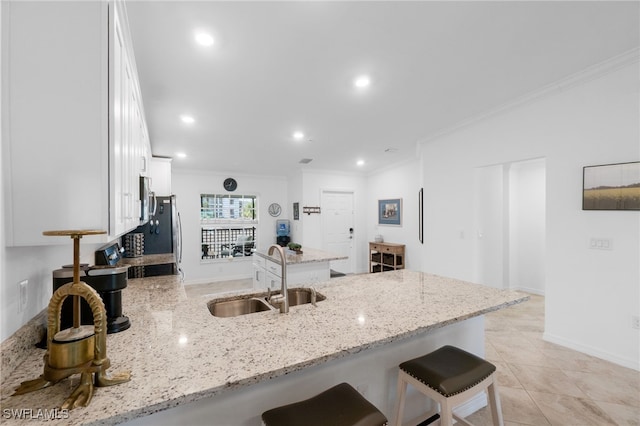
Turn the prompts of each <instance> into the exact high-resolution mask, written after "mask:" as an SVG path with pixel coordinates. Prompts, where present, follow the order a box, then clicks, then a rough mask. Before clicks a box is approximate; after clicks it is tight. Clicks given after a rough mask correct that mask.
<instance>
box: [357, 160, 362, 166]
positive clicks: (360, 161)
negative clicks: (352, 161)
mask: <svg viewBox="0 0 640 426" xmlns="http://www.w3.org/2000/svg"><path fill="white" fill-rule="evenodd" d="M356 164H357V165H358V166H364V160H358V161H357V162H356Z"/></svg>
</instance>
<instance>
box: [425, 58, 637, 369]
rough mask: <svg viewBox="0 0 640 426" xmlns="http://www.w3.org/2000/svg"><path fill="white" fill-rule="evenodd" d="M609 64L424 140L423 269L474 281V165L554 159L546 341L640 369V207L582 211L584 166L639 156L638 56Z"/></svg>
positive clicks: (549, 182) (549, 180)
mask: <svg viewBox="0 0 640 426" xmlns="http://www.w3.org/2000/svg"><path fill="white" fill-rule="evenodd" d="M606 65H607V64H605V65H603V67H602V68H601V69H599V70H595V69H592V70H589V71H588V72H589V74H586V72H585V74H584V75H583V76H582V77H584V80H581V79H580V77H581V76H574V77H573V78H572V79H571V80H567V85H564V86H563V85H562V84H560V83H559V84H558V85H557V90H553V91H552V92H550V93H547V94H545V95H543V96H541V97H538V98H533V99H530V100H529V101H528V102H525V103H522V104H520V105H519V106H514V107H512V108H510V109H506V110H504V111H502V112H500V113H496V114H494V115H491V116H487V117H486V118H485V119H484V120H478V121H476V122H473V123H469V124H468V125H467V126H464V127H461V128H459V129H457V130H454V131H451V132H450V133H448V134H444V135H442V136H440V137H438V138H436V139H433V140H431V141H427V142H424V143H423V144H422V147H421V156H422V157H421V160H422V162H423V167H424V170H423V172H424V187H425V210H426V211H425V216H426V218H427V220H426V240H425V247H424V250H423V262H424V263H425V266H423V269H424V270H426V271H431V272H436V273H440V274H443V275H448V276H452V277H456V278H461V279H466V280H470V281H472V280H473V279H474V261H475V260H474V250H473V247H474V245H475V241H474V237H473V236H474V235H475V231H476V230H475V229H474V228H473V227H474V222H473V216H474V212H473V198H474V193H473V184H472V183H473V179H474V169H475V168H476V167H481V166H487V165H493V164H503V163H510V162H514V161H520V160H526V159H532V158H546V172H547V176H546V259H545V263H546V288H545V294H546V306H545V308H546V328H545V329H546V331H545V338H546V339H548V340H551V341H554V342H557V343H560V344H563V345H565V346H568V347H572V348H574V349H578V350H581V351H583V352H586V353H590V354H592V355H595V356H599V357H602V358H605V359H608V360H611V361H613V362H616V363H619V364H622V365H626V366H630V367H633V368H636V369H640V361H639V360H640V353H639V347H640V344H639V343H640V342H639V334H638V332H637V330H633V329H632V328H631V316H632V315H638V314H639V311H640V286H639V285H638V283H639V282H640V270H639V268H638V259H640V241H639V239H640V220H639V217H638V215H639V213H638V212H630V211H626V212H615V211H599V212H594V211H582V209H581V188H582V167H583V166H586V165H593V164H606V163H616V162H627V161H638V160H640V149H639V148H640V146H639V144H638V141H639V140H640V136H639V134H638V133H639V132H638V129H639V127H640V126H639V120H640V111H639V105H638V96H639V91H640V87H639V81H638V74H639V69H638V68H639V67H638V52H637V51H635V52H631V53H630V54H629V55H628V56H627V59H626V62H625V61H620V60H619V61H618V62H617V64H616V66H615V67H613V68H612V69H608V70H606V72H607V73H605V71H604V70H605V68H606ZM598 72H600V74H598ZM603 74H604V75H603ZM568 83H571V84H568ZM560 89H561V90H560ZM460 230H464V231H465V232H464V235H465V238H460V235H461V234H460ZM591 237H606V238H611V239H612V240H613V250H609V251H605V250H591V249H589V248H588V242H589V239H590V238H591Z"/></svg>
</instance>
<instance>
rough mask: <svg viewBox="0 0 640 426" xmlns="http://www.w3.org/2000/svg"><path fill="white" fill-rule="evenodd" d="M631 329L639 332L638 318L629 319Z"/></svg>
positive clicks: (639, 320)
mask: <svg viewBox="0 0 640 426" xmlns="http://www.w3.org/2000/svg"><path fill="white" fill-rule="evenodd" d="M631 327H633V328H635V329H636V330H640V316H638V315H633V316H632V317H631Z"/></svg>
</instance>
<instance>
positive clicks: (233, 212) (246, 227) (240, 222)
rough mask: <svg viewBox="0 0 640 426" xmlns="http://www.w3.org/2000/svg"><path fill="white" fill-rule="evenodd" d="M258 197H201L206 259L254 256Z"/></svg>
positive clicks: (219, 195) (202, 195)
mask: <svg viewBox="0 0 640 426" xmlns="http://www.w3.org/2000/svg"><path fill="white" fill-rule="evenodd" d="M257 208H258V197H256V196H255V195H236V194H201V195H200V225H201V232H202V259H203V260H207V259H222V258H226V257H244V256H251V255H252V254H253V252H254V250H255V246H256V241H257V236H258V235H257V234H258V229H257V226H258V214H257Z"/></svg>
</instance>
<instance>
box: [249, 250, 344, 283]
mask: <svg viewBox="0 0 640 426" xmlns="http://www.w3.org/2000/svg"><path fill="white" fill-rule="evenodd" d="M284 253H285V255H286V258H287V262H286V263H287V282H288V283H289V285H296V284H303V283H317V282H322V281H328V280H329V278H331V263H330V262H331V261H332V260H343V259H348V256H344V255H340V254H336V253H329V252H326V251H324V250H318V249H314V248H308V247H306V248H304V249H303V250H302V252H301V253H296V252H294V251H292V250H289V249H286V248H285V249H284ZM253 269H254V274H253V288H254V289H256V290H261V289H267V288H270V289H272V290H278V289H280V278H281V275H282V272H281V271H282V267H281V260H280V257H279V256H278V254H277V253H275V252H274V253H273V255H269V254H267V253H266V252H262V251H257V252H255V253H254V256H253Z"/></svg>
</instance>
